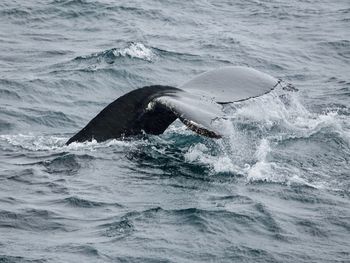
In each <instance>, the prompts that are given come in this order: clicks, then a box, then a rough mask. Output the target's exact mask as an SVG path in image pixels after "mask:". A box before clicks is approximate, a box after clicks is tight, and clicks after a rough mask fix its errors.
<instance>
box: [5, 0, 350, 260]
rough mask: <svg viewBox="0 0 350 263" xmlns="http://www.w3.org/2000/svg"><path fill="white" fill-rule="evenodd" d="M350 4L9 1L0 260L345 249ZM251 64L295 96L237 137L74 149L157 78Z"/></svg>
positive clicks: (232, 256)
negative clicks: (108, 109)
mask: <svg viewBox="0 0 350 263" xmlns="http://www.w3.org/2000/svg"><path fill="white" fill-rule="evenodd" d="M349 23H350V4H349V2H348V1H346V0H343V1H341V0H340V1H330V0H328V1H300V0H298V1H285V0H271V1H258V0H249V1H240V2H238V1H176V2H175V1H156V0H154V1H133V2H131V1H107V0H99V1H92V0H89V1H85V0H72V1H44V0H30V1H10V0H5V1H2V2H1V3H0V262H77V261H80V262H349V259H350V250H349V247H350V195H349V186H350V178H349V172H350V169H349V160H350V117H349V116H350V75H349V70H350V66H349V64H350V31H349V25H350V24H349ZM228 65H243V66H249V67H253V68H256V69H258V70H261V71H264V72H266V73H268V74H270V75H272V76H275V77H278V78H282V79H285V80H287V81H289V82H291V83H293V84H294V85H295V86H296V87H297V88H298V89H299V92H298V93H287V94H284V93H283V92H282V91H281V90H276V91H274V92H273V93H271V94H267V95H264V96H263V97H260V98H257V99H254V100H250V101H247V102H244V103H240V104H236V105H234V106H232V107H231V109H228V110H229V112H230V116H231V119H229V120H226V121H224V122H223V128H224V129H225V131H226V132H227V133H228V134H229V136H227V137H225V138H224V139H220V140H212V139H208V138H203V137H200V136H199V135H196V134H194V133H192V132H191V131H189V130H187V129H186V128H185V127H184V126H183V125H182V124H181V123H180V122H175V123H174V124H173V125H172V126H171V127H170V128H169V129H168V130H167V131H166V133H165V134H163V135H161V136H147V137H146V138H143V139H141V138H130V139H128V140H124V141H120V140H111V141H107V142H104V143H96V142H89V143H81V144H72V145H70V146H64V143H65V141H66V140H67V139H68V138H69V137H70V136H72V135H73V134H74V133H75V132H77V131H78V130H79V129H80V128H82V127H83V126H84V125H85V124H86V123H87V122H88V121H89V120H90V119H91V118H92V117H94V116H95V115H96V114H97V113H98V112H99V111H100V110H101V109H102V108H103V107H105V106H106V105H107V104H109V103H110V102H111V101H113V100H114V99H115V98H117V97H119V96H120V95H122V94H124V93H126V92H128V91H131V90H133V89H136V88H138V87H142V86H145V85H150V84H165V85H172V86H177V85H180V84H181V83H183V82H185V81H186V80H188V79H190V78H192V77H193V76H195V75H196V74H198V73H201V72H204V71H206V70H210V69H214V68H217V67H221V66H228Z"/></svg>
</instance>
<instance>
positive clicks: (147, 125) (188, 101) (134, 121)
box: [66, 67, 280, 145]
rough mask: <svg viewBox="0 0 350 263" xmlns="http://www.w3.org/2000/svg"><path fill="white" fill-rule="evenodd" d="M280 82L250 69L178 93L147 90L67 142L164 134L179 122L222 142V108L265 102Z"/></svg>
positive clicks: (199, 80)
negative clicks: (261, 98) (251, 101)
mask: <svg viewBox="0 0 350 263" xmlns="http://www.w3.org/2000/svg"><path fill="white" fill-rule="evenodd" d="M279 83H280V81H279V80H277V79H275V78H274V77H271V76H270V75H267V74H265V73H262V72H260V71H257V70H255V69H251V68H246V67H225V68H220V69H215V70H212V71H208V72H206V73H203V74H201V75H199V76H197V77H195V78H193V79H192V80H190V81H188V82H186V83H184V84H183V85H181V86H180V87H178V88H176V87H171V86H161V85H155V86H146V87H143V88H139V89H136V90H133V91H131V92H129V93H127V94H125V95H123V96H121V97H119V98H118V99H116V100H115V101H114V102H112V103H111V104H109V105H108V106H107V107H105V108H104V109H103V110H102V111H101V112H100V113H99V114H98V115H97V116H96V117H95V118H93V119H92V120H91V121H90V122H89V123H88V124H87V125H86V126H85V127H84V128H83V129H82V130H81V131H79V132H78V133H77V134H75V135H74V136H73V137H72V138H70V139H69V140H68V141H67V143H66V144H67V145H68V144H70V143H72V142H83V141H91V140H93V139H94V140H96V141H98V142H100V141H104V140H108V139H113V138H121V137H127V136H132V135H138V134H142V133H148V134H155V135H158V134H162V133H163V132H164V131H165V130H166V129H167V127H168V126H169V125H170V124H171V123H172V122H174V121H175V120H176V119H177V118H179V119H180V120H181V121H182V122H183V123H184V124H185V125H186V126H187V127H188V128H190V129H191V130H193V131H194V132H197V133H198V134H201V135H204V136H208V137H212V138H220V137H221V134H220V131H219V130H218V128H216V127H215V125H213V121H214V120H216V119H217V118H221V117H223V115H224V114H223V112H222V110H221V107H222V106H221V104H226V103H232V102H237V101H242V100H247V99H250V98H254V97H258V96H261V95H263V94H265V93H268V92H270V91H271V90H272V89H274V88H275V87H276V86H277V85H278V84H279Z"/></svg>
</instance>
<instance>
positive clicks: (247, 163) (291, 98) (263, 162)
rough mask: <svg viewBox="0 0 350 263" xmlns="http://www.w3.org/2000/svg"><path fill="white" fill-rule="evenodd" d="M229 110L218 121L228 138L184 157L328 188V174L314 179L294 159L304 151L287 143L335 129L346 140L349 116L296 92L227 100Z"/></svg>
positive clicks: (249, 175) (250, 176) (265, 178)
mask: <svg viewBox="0 0 350 263" xmlns="http://www.w3.org/2000/svg"><path fill="white" fill-rule="evenodd" d="M225 111H226V113H227V116H228V118H227V119H226V120H221V121H220V123H219V124H218V125H220V130H221V131H222V132H223V133H224V134H225V137H224V138H223V139H221V140H216V141H211V142H214V147H213V145H209V141H208V143H204V144H201V143H199V144H196V145H194V146H192V147H190V148H189V150H188V151H187V152H186V153H185V159H186V161H188V162H195V163H200V164H202V165H206V166H207V167H209V169H210V170H211V171H212V173H213V174H215V173H221V172H228V173H232V174H235V175H243V176H244V177H245V178H246V181H247V183H251V182H272V183H285V184H302V185H308V186H311V187H317V188H321V187H324V186H325V183H324V179H325V178H321V176H320V175H318V176H319V177H318V178H316V179H315V178H313V177H311V176H310V175H309V173H307V172H305V167H297V166H295V165H293V164H291V162H292V161H293V158H300V153H298V152H297V151H295V150H293V151H291V152H286V149H285V147H284V145H285V143H287V142H290V141H292V142H294V141H295V142H298V141H299V140H312V138H313V136H318V135H319V136H323V134H326V135H328V134H333V135H332V136H338V137H339V138H340V139H342V140H347V141H348V135H349V129H348V124H347V119H346V118H343V117H342V116H339V115H338V113H337V112H335V111H328V112H324V113H321V114H317V113H312V112H310V111H308V110H307V109H306V108H305V107H304V106H303V105H302V103H301V100H300V99H299V97H298V95H296V94H295V93H281V91H278V90H277V91H274V92H272V93H270V94H266V95H264V96H262V97H259V98H255V99H252V100H248V101H245V102H242V103H237V104H233V105H228V106H227V107H226V108H225ZM328 136H329V135H328ZM310 169H312V167H310ZM322 180H323V181H322Z"/></svg>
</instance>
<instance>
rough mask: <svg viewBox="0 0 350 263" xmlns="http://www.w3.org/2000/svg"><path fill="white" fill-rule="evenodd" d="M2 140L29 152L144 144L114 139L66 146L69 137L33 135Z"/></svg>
mask: <svg viewBox="0 0 350 263" xmlns="http://www.w3.org/2000/svg"><path fill="white" fill-rule="evenodd" d="M0 140H2V141H5V142H7V143H9V144H10V145H12V146H16V147H21V148H22V149H25V150H29V151H79V150H83V151H95V150H96V149H99V148H108V147H112V146H118V147H132V146H135V145H136V144H138V143H142V142H141V141H121V140H115V139H114V140H108V141H105V142H101V143H98V142H97V141H96V140H92V141H86V142H73V143H71V144H69V145H65V143H66V142H67V140H68V138H67V137H58V136H38V135H32V134H16V135H0Z"/></svg>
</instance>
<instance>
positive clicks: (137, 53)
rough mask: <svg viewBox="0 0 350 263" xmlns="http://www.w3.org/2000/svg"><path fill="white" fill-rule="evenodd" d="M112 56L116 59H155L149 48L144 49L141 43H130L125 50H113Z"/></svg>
mask: <svg viewBox="0 0 350 263" xmlns="http://www.w3.org/2000/svg"><path fill="white" fill-rule="evenodd" d="M113 54H114V55H115V56H116V57H119V56H122V57H126V56H129V57H131V58H138V59H143V60H147V61H153V60H154V59H155V57H156V55H155V53H154V52H153V51H152V50H151V49H150V48H147V47H145V45H143V44H142V43H131V44H130V45H129V46H128V47H127V48H124V49H121V50H113Z"/></svg>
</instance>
